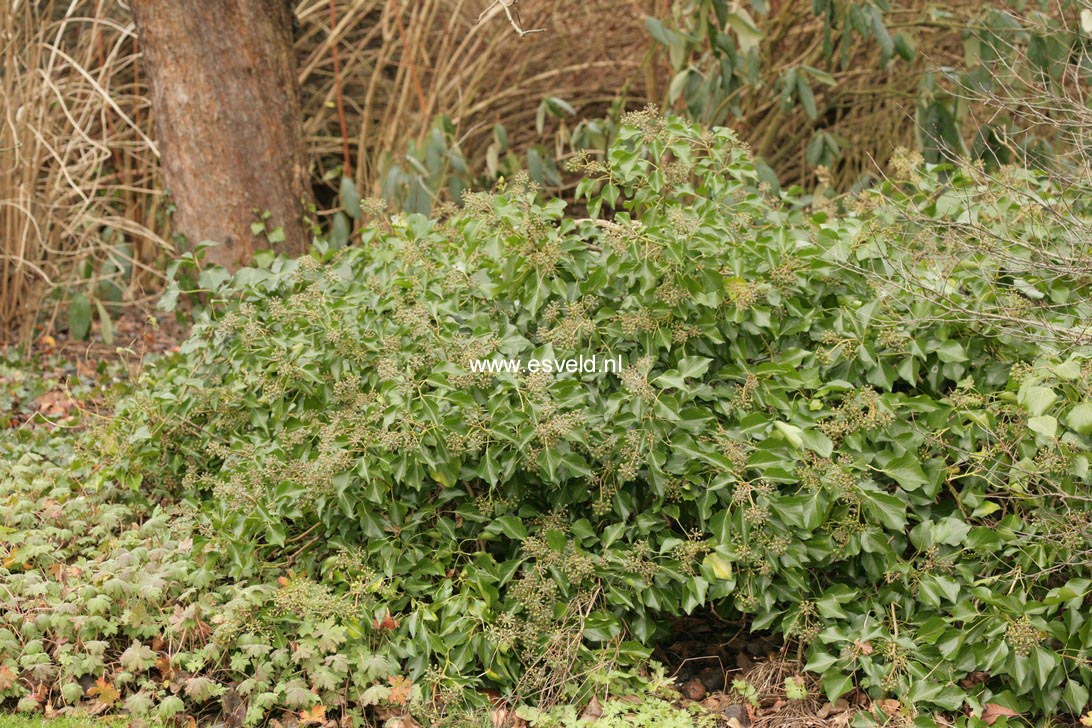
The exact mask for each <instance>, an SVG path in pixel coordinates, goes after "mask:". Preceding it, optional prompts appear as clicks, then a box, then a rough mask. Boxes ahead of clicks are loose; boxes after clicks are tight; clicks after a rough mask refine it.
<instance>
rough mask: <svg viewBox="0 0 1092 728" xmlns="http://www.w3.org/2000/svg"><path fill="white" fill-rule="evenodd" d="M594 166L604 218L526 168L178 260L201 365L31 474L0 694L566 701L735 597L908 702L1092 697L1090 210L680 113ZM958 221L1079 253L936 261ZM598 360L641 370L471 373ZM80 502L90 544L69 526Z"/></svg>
mask: <svg viewBox="0 0 1092 728" xmlns="http://www.w3.org/2000/svg"><path fill="white" fill-rule="evenodd" d="M574 167H577V168H578V171H580V172H581V173H582V175H583V180H584V181H583V182H582V183H581V184H580V188H579V190H578V192H579V195H580V197H581V199H582V200H583V202H584V203H585V209H584V210H581V212H580V213H579V217H577V216H576V215H567V214H566V209H565V205H564V203H562V202H560V201H557V200H550V199H544V198H543V197H542V196H541V195H539V194H538V191H537V190H536V189H535V188H534V185H533V184H531V183H529V182H528V181H527V180H526V179H522V178H515V179H513V180H512V181H511V182H510V183H509V184H507V185H504V186H502V187H501V188H500V189H498V190H497V191H496V192H495V193H491V194H486V193H472V194H468V195H467V196H466V197H465V199H464V205H463V207H462V208H460V209H455V208H451V209H448V210H446V211H445V213H444V215H442V216H441V217H440V218H438V219H428V218H425V217H423V216H420V215H399V216H395V217H383V216H380V217H378V218H377V219H376V220H375V221H374V222H373V223H372V224H370V225H368V226H366V227H365V228H364V229H363V231H362V233H361V234H360V236H359V239H355V240H353V243H352V245H350V246H348V247H339V246H335V245H330V244H328V243H323V242H321V241H320V243H319V244H318V245H317V246H316V249H315V250H314V252H313V253H312V254H310V255H307V256H304V257H302V258H300V259H297V260H289V259H286V258H277V257H273V256H266V257H265V258H263V259H261V260H259V261H258V264H257V265H256V266H255V267H252V268H247V269H243V270H241V271H239V272H238V273H237V274H235V275H234V276H229V275H228V274H227V273H224V272H222V271H219V270H217V269H214V268H209V269H200V262H199V259H198V258H192V257H191V258H190V259H189V260H188V262H184V263H183V264H182V265H180V267H179V271H178V272H179V276H178V277H179V279H180V280H183V279H185V278H186V276H183V275H181V273H183V272H185V270H186V267H187V266H191V267H194V266H196V268H194V269H193V270H192V271H190V272H192V273H193V274H194V275H192V276H190V277H192V278H193V279H194V280H196V281H197V282H198V284H199V285H200V286H201V287H202V288H203V289H204V295H205V297H206V299H207V300H206V303H207V305H206V306H205V307H204V308H203V312H202V313H201V315H200V316H199V318H198V320H197V321H196V323H195V325H194V328H193V332H192V335H191V337H190V339H189V340H188V341H187V342H186V343H185V344H184V345H183V346H182V347H181V351H180V352H179V353H178V354H177V355H175V356H172V357H168V358H166V359H164V360H163V361H162V362H161V363H160V364H159V365H157V366H155V367H152V368H150V369H149V371H148V372H147V373H146V374H145V376H144V377H143V378H142V380H141V382H140V383H139V386H138V387H136V388H135V389H134V391H133V393H132V394H131V395H130V396H128V397H125V398H123V399H122V400H121V401H120V402H119V404H118V406H117V410H116V414H115V416H114V417H113V418H112V419H110V420H108V421H105V422H104V423H101V424H99V425H98V426H96V427H94V428H92V431H91V436H90V437H89V438H88V440H89V442H88V443H87V445H86V450H85V451H84V453H83V454H81V455H80V456H79V457H77V458H76V459H75V461H73V462H75V463H76V464H75V465H72V464H71V463H69V460H68V459H67V458H68V456H65V458H64V459H63V462H61V463H60V464H57V465H50V464H49V463H48V462H43V461H42V460H41V457H42V456H41V455H34V454H33V453H30V454H23V455H21V456H20V457H21V458H22V459H21V460H19V461H18V463H17V465H15V466H11V467H10V468H9V470H8V471H6V472H5V475H4V478H5V480H4V483H5V485H4V497H5V498H9V499H10V504H11V505H10V506H9V507H11V508H14V509H15V510H13V511H12V513H13V515H12V516H10V517H9V521H8V522H7V523H6V526H7V528H8V529H15V531H16V532H18V534H16V533H14V532H13V533H6V534H5V535H4V536H3V537H2V538H3V539H4V540H3V541H2V543H4V544H5V549H6V554H7V555H6V556H5V558H4V561H3V569H4V570H3V571H0V574H2V575H3V583H4V585H5V586H6V588H7V589H6V592H0V603H2V606H3V609H4V610H5V620H6V622H7V626H6V627H5V630H4V631H3V632H0V638H2V639H3V642H2V644H0V665H2V666H3V667H2V668H0V669H4V670H7V673H4V674H8V675H10V678H11V679H10V681H9V682H10V684H8V685H7V687H6V688H5V693H4V696H5V697H10V698H11V699H12V700H17V701H19V704H20V706H21V707H22V708H23V709H26V710H37V709H38V708H39V707H41V706H43V705H44V704H45V703H46V702H49V703H50V704H57V705H60V704H63V703H69V704H73V703H78V702H81V701H84V700H90V702H92V704H95V705H97V704H101V703H106V704H107V706H106V707H107V708H114V707H119V708H124V709H127V710H130V711H133V712H135V713H142V714H143V713H151V714H154V715H157V716H159V717H163V718H170V717H172V716H175V715H181V714H182V713H183V712H185V713H188V714H190V715H198V716H212V715H217V714H223V715H229V716H235V717H236V718H235V719H237V720H239V721H240V722H245V723H249V724H257V723H261V722H263V721H266V720H269V719H271V718H273V717H277V716H283V715H284V714H285V713H286V712H291V713H292V714H293V715H294V716H295V719H296V720H300V721H302V722H304V723H306V722H308V721H312V722H321V721H324V720H326V718H327V717H328V716H330V717H338V716H341V715H347V716H350V717H356V718H357V719H359V720H372V721H382V720H391V721H395V720H403V719H408V717H409V716H412V717H413V718H414V719H415V720H417V721H419V722H422V723H426V724H437V725H441V724H449V725H456V724H458V721H459V720H469V719H470V718H469V716H473V715H475V714H477V715H481V714H482V711H486V712H488V711H489V710H490V709H491V708H492V706H493V704H494V703H495V702H497V701H501V702H502V703H503V704H505V705H508V706H511V707H512V708H513V709H514V708H516V707H517V706H520V705H526V706H530V707H533V708H534V709H535V710H539V709H541V710H543V711H544V712H543V713H542V714H541V715H542V716H544V717H543V718H542V719H543V720H546V719H547V717H548V716H549V715H551V713H550V712H549V711H550V708H551V706H553V705H555V704H557V703H563V702H577V703H579V702H581V701H584V700H587V699H588V698H590V696H592V695H599V696H600V697H603V696H604V695H605V693H606V692H608V690H614V691H615V692H625V691H626V690H633V689H637V688H638V686H639V685H640V684H641V683H642V681H643V680H644V679H645V678H643V677H642V675H643V674H644V671H645V669H646V665H647V662H648V659H649V656H650V654H651V650H652V647H653V645H654V644H655V643H656V642H657V640H659V639H662V638H665V637H666V636H667V634H666V632H667V624H668V617H670V616H672V615H680V614H685V613H690V612H693V611H695V610H698V609H699V608H711V609H713V610H715V611H716V613H717V614H718V616H719V617H720V618H721V619H724V620H727V621H730V622H735V623H738V624H741V625H744V626H745V627H747V628H750V629H755V630H769V631H772V632H774V633H776V634H779V635H781V636H783V637H784V638H785V639H786V640H787V643H788V645H789V647H788V649H789V650H790V651H791V652H792V653H793V654H795V655H797V656H799V658H800V659H801V660H802V661H803V662H804V664H805V665H806V669H807V670H808V671H809V674H812V675H814V676H816V678H817V682H818V686H819V690H820V691H821V692H822V694H823V695H824V696H825V697H826V698H827V699H830V700H832V701H833V700H835V699H837V698H839V697H841V696H866V697H867V698H868V699H871V700H882V699H884V698H887V697H892V698H897V699H898V700H899V701H901V702H900V703H898V705H900V706H901V708H900V710H901V713H900V715H899V716H897V719H898V720H901V721H905V722H911V721H913V722H915V723H916V724H917V725H934V724H936V722H937V721H938V720H940V719H941V718H940V717H942V716H944V715H948V716H951V718H952V720H953V721H958V722H959V724H960V725H982V724H983V723H982V721H981V718H979V717H975V716H981V715H982V714H983V711H986V715H987V716H988V717H989V718H990V719H991V720H992V721H996V722H993V724H994V725H1002V724H1003V723H1002V721H1005V720H1010V718H1006V717H999V716H1004V715H1005V714H1012V715H1013V716H1015V715H1022V716H1025V717H1026V718H1027V719H1028V720H1030V721H1032V722H1045V721H1047V720H1049V719H1050V716H1059V715H1068V716H1077V715H1080V714H1082V713H1084V711H1085V710H1086V707H1087V703H1088V700H1089V695H1088V688H1089V685H1090V684H1092V665H1090V663H1089V658H1088V654H1089V649H1092V626H1090V622H1089V621H1088V618H1087V616H1086V615H1087V614H1088V613H1089V611H1090V610H1089V605H1090V601H1089V599H1090V596H1089V595H1090V593H1092V569H1090V567H1089V559H1090V551H1092V541H1090V530H1092V516H1090V510H1089V505H1088V504H1089V495H1090V489H1089V485H1090V484H1089V474H1088V450H1089V446H1090V442H1092V441H1090V439H1089V438H1090V435H1092V355H1090V353H1089V351H1088V350H1087V348H1083V347H1082V342H1081V340H1080V338H1079V337H1075V336H1073V335H1072V334H1076V333H1079V332H1080V331H1081V330H1082V326H1083V325H1084V324H1083V322H1084V321H1086V320H1087V319H1088V316H1089V313H1090V311H1089V306H1088V298H1087V293H1088V285H1089V278H1088V276H1087V274H1086V273H1084V272H1083V271H1086V270H1087V265H1086V263H1087V261H1084V262H1083V263H1081V264H1080V265H1073V264H1072V263H1073V261H1074V260H1077V261H1078V262H1080V261H1081V260H1082V259H1081V258H1080V256H1081V255H1086V254H1085V253H1083V252H1082V251H1081V248H1080V245H1079V241H1075V240H1073V237H1072V235H1071V234H1070V231H1068V230H1067V229H1066V228H1065V227H1064V226H1061V225H1057V224H1055V223H1054V220H1055V217H1054V215H1053V213H1054V212H1055V211H1057V210H1059V209H1064V210H1065V211H1066V214H1067V215H1077V216H1084V217H1085V219H1086V218H1087V212H1088V211H1087V209H1086V207H1084V206H1086V205H1087V197H1082V196H1081V194H1080V193H1079V191H1078V190H1069V191H1061V190H1056V189H1053V188H1052V187H1051V186H1050V184H1049V183H1048V182H1047V181H1046V180H1044V179H1040V178H1038V177H1036V176H1035V175H1033V174H1030V173H1026V174H1025V173H1021V176H1020V178H1019V185H1014V184H1013V179H1014V178H1013V177H1011V174H1014V173H1011V172H1009V173H1007V174H1009V175H1010V176H1008V177H1004V176H998V175H987V174H985V173H984V172H982V171H981V170H980V169H977V168H975V167H965V168H961V167H958V166H926V165H922V164H920V163H915V162H914V161H913V160H909V159H908V160H906V164H905V165H902V169H901V174H900V178H899V179H896V180H895V181H893V182H891V183H889V184H887V185H886V186H883V187H880V188H877V189H876V190H874V191H870V192H867V193H862V194H861V195H860V196H858V197H856V198H854V199H852V200H845V201H844V205H843V204H840V203H839V204H835V203H832V202H830V201H826V200H823V199H811V198H810V197H806V196H804V195H803V194H802V193H801V192H800V191H799V190H789V191H788V192H787V193H785V194H784V195H783V196H782V195H779V194H774V193H773V192H772V191H771V190H770V189H769V188H768V187H767V186H766V185H765V184H763V183H761V182H760V181H759V178H758V175H757V173H756V171H755V167H754V164H753V161H752V159H751V156H750V153H749V151H748V149H747V148H746V146H745V145H744V144H742V143H740V142H739V141H738V139H736V137H735V136H734V135H733V134H732V133H731V132H730V131H728V130H725V129H717V130H713V131H703V130H701V129H698V128H694V127H692V126H689V125H688V124H686V123H685V122H683V121H681V120H679V119H675V118H664V117H661V116H659V115H657V114H654V113H651V112H644V113H640V114H632V115H630V116H628V117H627V118H626V124H625V126H624V127H623V129H622V131H621V132H620V134H619V139H618V141H617V143H616V144H615V145H614V146H613V147H612V149H611V150H610V153H609V155H608V156H607V157H606V158H605V159H596V158H593V157H590V156H589V157H585V158H583V159H579V160H577V161H576V162H575V163H574ZM350 207H351V206H350ZM367 208H368V206H367V205H365V210H366V209H367ZM350 212H352V213H353V214H359V212H357V211H356V210H350ZM969 221H970V222H974V223H977V224H981V225H982V226H983V227H984V228H987V229H990V230H993V231H995V232H998V233H1003V234H1004V237H1005V238H1006V239H1009V238H1012V239H1019V240H1023V241H1026V242H1027V243H1028V244H1029V245H1034V247H1035V249H1036V250H1037V251H1039V253H1038V254H1039V255H1041V256H1042V258H1041V259H1043V260H1055V261H1057V262H1058V265H1056V266H1055V267H1054V268H1052V269H1051V274H1050V275H1049V276H1045V275H1044V276H1038V277H1037V276H1034V275H1031V274H1030V273H1028V271H1027V270H1024V269H1021V270H1020V272H1019V274H1014V273H1013V268H1012V267H1011V265H1010V263H1011V261H1009V260H1007V259H1006V257H1005V256H1004V255H993V256H991V254H990V252H989V250H988V249H982V250H979V251H978V253H977V254H976V255H975V256H974V257H973V258H968V257H960V256H951V255H948V254H947V252H948V247H947V245H946V236H950V235H951V233H952V231H953V229H956V228H954V227H953V226H955V225H963V224H966V223H968V222H969ZM1062 263H1066V265H1064V266H1063V265H1062ZM908 272H910V273H913V276H908V275H907V274H908ZM168 300H171V299H168ZM956 304H958V305H956ZM975 306H977V307H980V309H981V310H982V311H985V312H987V313H989V314H990V315H984V316H981V317H974V316H968V315H967V310H968V307H975ZM1013 312H1017V313H1019V316H1020V318H1019V320H1020V321H1023V322H1025V326H1024V328H1023V329H1021V328H1019V327H1013V326H1012V325H1011V321H1012V319H1013V317H1012V316H1009V315H1007V314H1011V313H1013ZM1024 329H1032V330H1034V331H1040V332H1041V331H1046V332H1054V333H1064V334H1067V335H1066V336H1054V337H1043V336H1031V335H1023V334H1022V333H1021V332H1022V331H1024ZM580 355H585V356H589V355H596V356H599V357H621V360H622V362H623V364H624V366H623V368H622V370H621V371H620V372H618V373H604V372H595V373H577V372H572V373H569V372H566V373H561V374H553V373H551V374H545V373H541V372H540V373H537V374H535V373H518V374H517V373H512V372H501V373H490V372H481V371H474V368H473V367H472V366H471V362H472V361H474V360H479V359H483V360H489V359H494V358H506V359H513V360H522V361H527V360H530V359H542V360H552V359H555V358H556V359H559V360H562V359H567V358H570V357H579V356H580ZM54 461H56V459H54ZM79 463H93V465H90V464H88V465H80V464H79ZM14 468H24V470H16V469H14ZM25 468H30V469H29V470H26V469H25ZM43 479H44V481H43ZM28 489H29V490H28ZM73 492H79V493H80V494H81V496H82V498H80V499H78V500H73V499H71V497H70V493H73ZM9 494H11V495H9ZM119 494H120V495H119ZM16 501H18V502H19V503H21V504H22V505H18V506H15V503H16ZM127 501H128V502H127ZM57 508H60V509H62V511H63V510H64V509H66V508H71V509H75V510H76V511H79V510H80V509H92V510H93V511H94V512H95V513H96V517H97V518H99V519H100V520H101V525H99V526H98V529H99V530H98V531H94V530H89V529H87V528H71V529H67V530H65V532H62V533H53V532H50V531H48V529H45V530H43V529H42V521H49V520H50V514H52V513H54V512H55V509H57ZM50 509H54V510H50ZM95 509H97V510H95ZM75 515H77V516H78V515H79V513H76V514H75ZM32 527H33V529H34V530H35V532H36V533H40V534H45V535H44V536H38V538H47V539H55V542H52V543H51V544H50V545H39V546H38V547H35V548H29V549H28V547H26V546H23V545H21V543H22V541H21V538H22V537H23V535H24V534H26V533H29V532H30V530H31V528H32ZM28 614H33V615H34V618H33V619H27V618H26V617H27V615H28ZM81 677H87V678H88V679H93V681H94V682H93V684H92V685H91V686H89V687H86V688H84V687H83V686H82V685H81V684H80V682H79V680H80V678H81ZM99 681H101V682H99ZM794 685H795V683H794ZM800 689H802V688H800ZM96 690H97V692H94V693H92V692H91V691H96ZM653 705H654V704H653V703H652V702H651V701H649V702H648V703H647V704H646V706H653ZM104 709H105V708H104ZM652 709H653V708H651V707H646V710H652ZM991 711H992V712H991ZM525 715H532V714H531V713H527V712H526V711H525ZM536 715H537V714H536ZM552 715H557V713H554V714H552ZM938 716H940V717H938ZM1011 720H1017V718H1015V717H1013V718H1011ZM544 724H548V723H544ZM858 724H867V720H866V719H865V718H864V717H863V716H862V717H860V718H859V720H858Z"/></svg>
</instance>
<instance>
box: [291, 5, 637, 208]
mask: <svg viewBox="0 0 1092 728" xmlns="http://www.w3.org/2000/svg"><path fill="white" fill-rule="evenodd" d="M331 4H333V5H334V10H333V11H332V12H331V9H330V8H331ZM655 5H656V3H655V2H653V1H652V0H629V1H628V2H619V1H618V0H561V1H556V0H525V1H524V2H521V3H520V4H519V12H520V21H521V22H522V25H523V27H525V28H534V29H539V28H541V29H543V32H541V33H534V34H530V35H526V36H523V37H521V36H520V35H519V33H517V32H516V31H515V30H514V29H513V27H512V26H511V25H510V24H509V22H508V20H507V19H506V17H505V14H504V12H503V7H502V6H501V5H497V4H492V3H490V2H488V1H487V0H472V1H471V0H416V1H415V2H408V1H407V0H364V1H361V0H355V1H350V0H303V1H302V2H301V3H300V4H299V6H298V8H297V16H298V17H299V20H300V23H301V25H302V26H303V30H302V32H301V35H300V38H299V47H300V53H301V60H300V80H301V82H302V85H303V88H304V91H305V102H304V103H305V115H306V133H307V135H308V138H309V140H310V147H311V152H312V154H313V156H314V158H315V159H317V160H320V162H321V163H322V164H323V165H324V166H325V165H331V164H337V163H338V162H344V161H345V157H348V166H349V167H350V168H351V169H352V171H353V176H354V178H355V181H356V183H357V187H358V188H359V189H360V190H362V191H367V192H368V193H370V194H373V195H376V194H378V192H379V184H380V180H381V177H382V174H383V172H384V170H385V168H386V164H387V162H388V160H389V158H390V156H391V155H395V156H397V155H399V154H401V153H402V152H404V150H405V149H406V147H407V144H408V143H409V142H410V141H411V140H417V139H421V138H423V137H424V136H425V134H427V132H428V131H429V129H430V127H431V125H432V122H433V119H434V118H435V117H436V116H437V115H438V114H442V115H445V116H447V117H449V118H450V119H451V121H452V123H453V124H454V126H455V128H456V137H457V140H458V143H459V146H460V148H461V150H462V151H463V153H464V155H465V156H466V158H467V159H468V160H470V162H471V168H472V169H476V168H478V167H476V166H475V165H481V163H482V162H483V160H484V158H485V153H486V149H487V147H488V146H489V144H490V142H491V135H492V130H493V126H494V124H497V123H501V124H504V125H505V126H506V127H507V129H508V132H509V138H510V141H511V143H512V146H513V147H514V148H515V149H517V150H518V149H521V148H525V147H526V146H528V145H529V144H532V143H536V142H540V141H543V138H542V137H541V136H540V135H539V134H538V133H537V132H536V130H535V113H536V109H537V108H538V105H539V102H540V101H541V100H542V99H543V98H544V97H545V96H548V95H550V96H558V97H561V98H563V99H565V100H566V101H567V102H569V103H570V104H571V105H572V106H573V107H574V108H575V109H576V111H577V113H578V114H580V115H596V114H598V113H601V112H602V111H604V110H606V108H607V107H608V106H609V105H610V103H611V102H612V101H613V100H614V99H616V98H617V97H618V96H619V95H620V94H625V93H626V92H627V91H628V92H630V93H631V94H632V95H633V96H634V97H635V100H636V101H637V102H638V103H644V102H645V101H647V100H648V96H647V93H646V91H645V79H644V75H643V65H644V59H645V55H646V49H647V48H648V44H649V41H648V34H647V31H646V30H645V26H644V17H645V14H646V13H650V12H655V8H654V6H655ZM483 11H485V12H484V15H483ZM332 18H334V19H336V24H335V26H334V32H333V33H332V34H331V32H330V27H331V19H332ZM479 18H480V22H479ZM335 51H336V52H335ZM335 66H336V67H337V70H338V73H336V74H335ZM339 95H340V99H341V102H342V103H340V104H339ZM339 107H340V108H341V109H343V113H340V112H339ZM343 130H344V137H343ZM346 141H347V142H348V148H347V149H346V144H345V142H346ZM326 171H327V170H325V169H321V170H319V174H320V175H321V174H323V173H324V172H326Z"/></svg>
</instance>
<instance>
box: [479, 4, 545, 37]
mask: <svg viewBox="0 0 1092 728" xmlns="http://www.w3.org/2000/svg"><path fill="white" fill-rule="evenodd" d="M518 2H519V0H493V3H492V4H491V5H490V6H489V7H487V8H486V9H485V10H483V11H482V13H481V15H479V16H478V22H479V23H480V22H482V21H483V20H485V19H487V18H486V16H490V17H492V15H493V11H494V9H496V8H498V7H499V8H501V9H502V10H503V11H504V14H505V16H507V18H508V22H509V23H510V24H511V25H512V28H513V29H515V31H516V32H517V33H519V37H520V38H522V37H523V36H525V35H531V34H532V33H544V32H545V31H546V29H545V28H534V29H532V30H524V28H523V23H522V21H520V19H519V11H517V10H516V3H518Z"/></svg>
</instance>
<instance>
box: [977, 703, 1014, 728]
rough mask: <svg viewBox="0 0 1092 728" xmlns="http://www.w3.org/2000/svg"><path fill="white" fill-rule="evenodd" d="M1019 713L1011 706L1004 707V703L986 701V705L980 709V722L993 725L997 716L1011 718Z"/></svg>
mask: <svg viewBox="0 0 1092 728" xmlns="http://www.w3.org/2000/svg"><path fill="white" fill-rule="evenodd" d="M1017 715H1020V714H1019V713H1017V712H1016V711H1015V710H1013V709H1012V708H1006V707H1005V706H1004V705H998V704H997V703H986V707H985V708H984V709H983V710H982V722H983V723H985V724H986V725H993V724H994V723H996V722H997V719H998V718H1001V717H1005V718H1012V717H1015V716H1017Z"/></svg>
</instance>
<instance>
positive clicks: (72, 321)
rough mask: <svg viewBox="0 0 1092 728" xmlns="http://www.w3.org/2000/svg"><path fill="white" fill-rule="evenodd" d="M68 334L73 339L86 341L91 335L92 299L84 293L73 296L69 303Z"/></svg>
mask: <svg viewBox="0 0 1092 728" xmlns="http://www.w3.org/2000/svg"><path fill="white" fill-rule="evenodd" d="M68 333H69V334H70V335H71V336H72V338H73V339H80V340H83V339H86V338H87V335H88V334H89V333H91V299H89V298H88V297H87V296H85V295H84V294H82V293H76V294H73V296H72V298H71V299H69V302H68Z"/></svg>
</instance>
